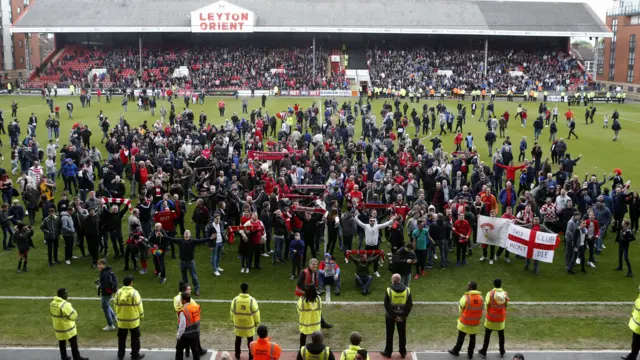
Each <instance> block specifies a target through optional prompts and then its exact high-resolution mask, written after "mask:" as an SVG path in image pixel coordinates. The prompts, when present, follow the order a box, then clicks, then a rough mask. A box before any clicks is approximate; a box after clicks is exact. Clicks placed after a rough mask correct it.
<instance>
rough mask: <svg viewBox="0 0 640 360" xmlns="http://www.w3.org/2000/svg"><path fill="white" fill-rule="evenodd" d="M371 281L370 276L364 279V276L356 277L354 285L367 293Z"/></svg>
mask: <svg viewBox="0 0 640 360" xmlns="http://www.w3.org/2000/svg"><path fill="white" fill-rule="evenodd" d="M371 280H373V277H372V276H371V275H369V276H366V277H364V276H363V277H360V276H358V275H356V283H357V284H358V286H359V287H360V288H361V289H362V292H367V291H369V286H371Z"/></svg>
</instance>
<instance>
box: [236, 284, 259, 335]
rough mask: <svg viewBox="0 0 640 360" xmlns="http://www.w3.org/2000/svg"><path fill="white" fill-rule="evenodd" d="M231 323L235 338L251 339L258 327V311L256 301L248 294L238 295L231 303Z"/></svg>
mask: <svg viewBox="0 0 640 360" xmlns="http://www.w3.org/2000/svg"><path fill="white" fill-rule="evenodd" d="M230 313H231V321H232V322H233V331H234V332H235V334H236V336H240V337H251V336H253V335H255V333H256V327H257V326H258V325H260V309H259V308H258V302H257V301H256V299H254V298H252V297H251V296H249V294H240V295H238V296H236V297H235V298H234V299H233V301H231V310H230Z"/></svg>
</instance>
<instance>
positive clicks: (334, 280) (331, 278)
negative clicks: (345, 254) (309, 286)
mask: <svg viewBox="0 0 640 360" xmlns="http://www.w3.org/2000/svg"><path fill="white" fill-rule="evenodd" d="M318 274H319V277H318V282H319V284H320V285H319V286H318V293H319V294H322V293H324V286H325V285H334V286H335V287H336V288H335V294H336V295H340V266H338V263H336V261H335V259H334V258H333V257H332V256H331V254H329V253H326V254H324V260H323V261H322V262H320V264H319V266H318Z"/></svg>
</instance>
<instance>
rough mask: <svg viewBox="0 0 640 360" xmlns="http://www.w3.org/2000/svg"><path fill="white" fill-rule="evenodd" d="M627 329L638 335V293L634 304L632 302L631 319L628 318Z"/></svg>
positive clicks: (639, 330)
mask: <svg viewBox="0 0 640 360" xmlns="http://www.w3.org/2000/svg"><path fill="white" fill-rule="evenodd" d="M629 329H631V331H633V332H634V333H636V334H638V335H640V295H639V296H638V298H637V299H636V302H635V304H633V311H632V312H631V319H629Z"/></svg>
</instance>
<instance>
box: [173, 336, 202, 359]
mask: <svg viewBox="0 0 640 360" xmlns="http://www.w3.org/2000/svg"><path fill="white" fill-rule="evenodd" d="M185 349H187V351H188V349H191V354H193V360H200V348H199V346H198V336H197V335H182V337H181V338H180V339H178V342H177V344H176V360H182V359H183V354H184V350H185Z"/></svg>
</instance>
